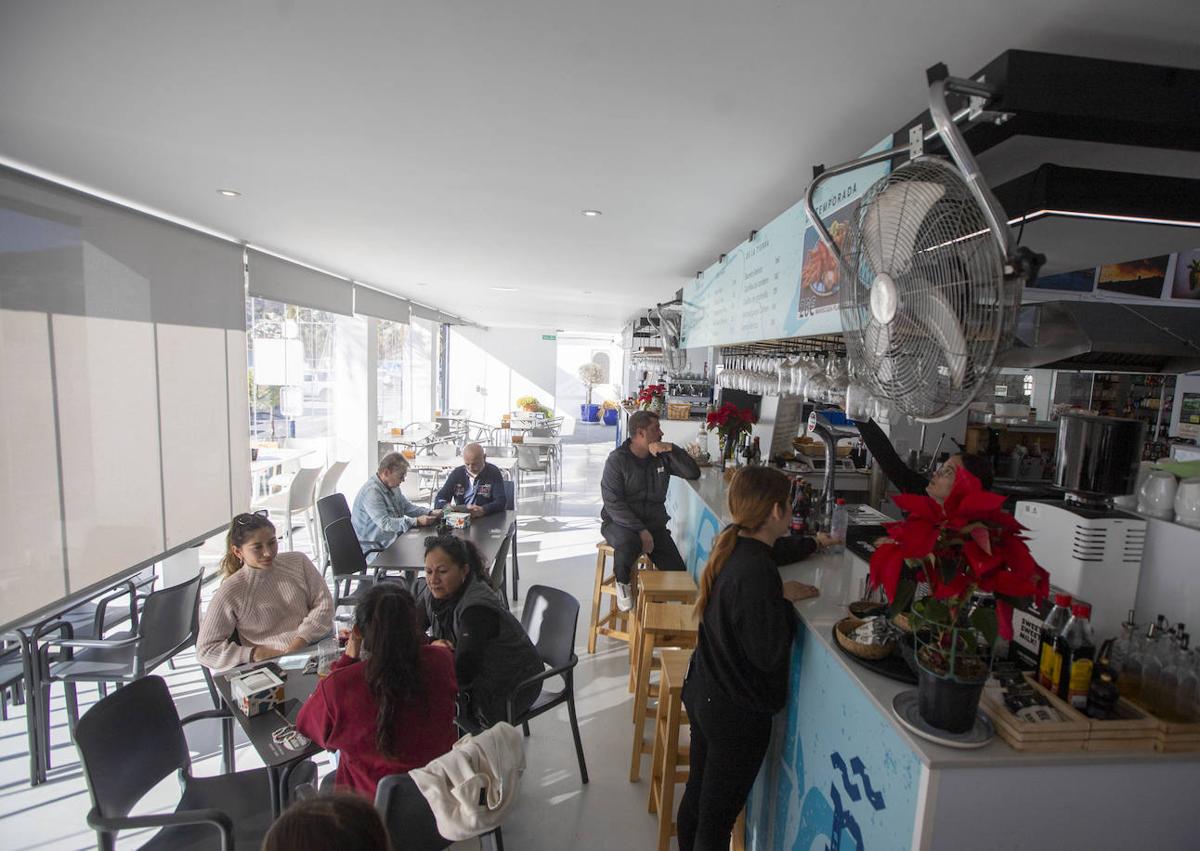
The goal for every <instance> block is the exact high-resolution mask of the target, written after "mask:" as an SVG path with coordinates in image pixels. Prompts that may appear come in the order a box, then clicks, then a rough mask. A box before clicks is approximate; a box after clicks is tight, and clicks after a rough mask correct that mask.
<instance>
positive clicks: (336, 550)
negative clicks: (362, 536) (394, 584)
mask: <svg viewBox="0 0 1200 851" xmlns="http://www.w3.org/2000/svg"><path fill="white" fill-rule="evenodd" d="M337 496H340V494H337ZM323 528H324V532H325V547H326V550H327V551H328V553H329V559H330V565H331V567H332V568H333V607H334V608H335V609H336V608H337V607H338V606H340V605H342V604H343V603H353V602H355V598H356V596H357V594H358V593H359V592H360V591H362V590H365V588H367V587H370V586H371V585H372V584H373V583H374V582H375V577H374V576H371V575H369V574H367V570H368V566H367V556H366V554H365V553H363V551H362V545H360V544H359V542H358V533H357V532H355V531H354V526H353V524H352V523H351V522H350V518H349V517H339V518H337V519H336V520H334V521H333V522H331V523H330V524H329V525H328V526H324V527H323ZM356 585H357V586H359V587H353V586H356Z"/></svg>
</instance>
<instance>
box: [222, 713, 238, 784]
mask: <svg viewBox="0 0 1200 851" xmlns="http://www.w3.org/2000/svg"><path fill="white" fill-rule="evenodd" d="M233 741H234V740H233V719H232V718H222V719H221V768H222V769H223V770H224V772H225V773H226V774H233V773H234V772H235V771H237V764H236V760H237V755H236V754H237V752H236V751H235V749H234V746H233Z"/></svg>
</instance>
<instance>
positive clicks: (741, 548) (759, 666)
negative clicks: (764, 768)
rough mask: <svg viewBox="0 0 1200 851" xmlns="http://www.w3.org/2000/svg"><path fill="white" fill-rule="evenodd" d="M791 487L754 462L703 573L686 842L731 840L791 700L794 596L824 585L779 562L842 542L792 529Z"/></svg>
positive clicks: (686, 691)
mask: <svg viewBox="0 0 1200 851" xmlns="http://www.w3.org/2000/svg"><path fill="white" fill-rule="evenodd" d="M790 496H791V481H790V480H789V479H788V477H787V476H786V475H785V474H784V473H783V472H781V471H780V470H777V469H775V468H773V467H744V468H742V469H741V470H738V471H737V473H736V474H735V475H734V477H733V480H732V481H731V482H730V484H729V513H730V515H731V516H732V517H733V523H731V524H730V525H729V526H727V527H726V528H725V529H724V530H723V531H722V532H721V534H720V535H719V536H718V537H717V540H716V542H715V544H714V545H713V550H712V554H711V555H710V556H709V557H708V563H707V564H706V565H705V567H704V573H703V575H702V576H701V578H700V596H699V598H698V599H697V601H696V610H697V614H698V615H699V618H700V630H699V636H698V639H697V643H696V649H695V650H694V651H693V653H692V662H691V665H690V667H689V670H688V675H687V679H686V680H685V681H684V685H683V702H684V706H686V707H687V713H688V718H689V719H690V721H691V746H690V755H689V773H688V779H687V788H686V789H685V791H684V794H683V798H682V799H681V800H680V802H679V815H678V824H679V848H680V851H693V849H705V851H717V849H719V851H725V849H727V848H729V837H730V834H731V833H732V831H733V824H734V822H735V821H736V820H737V814H738V812H739V811H740V810H741V809H742V807H743V806H744V805H745V803H746V796H747V795H748V794H749V793H750V787H751V786H752V785H753V784H754V778H755V777H756V776H757V775H758V770H759V767H760V766H761V765H762V761H763V756H764V755H765V754H766V752H767V742H768V741H769V739H770V737H771V717H772V716H773V715H774V714H775V713H776V712H778V711H779V710H780V709H782V708H783V707H784V704H785V703H786V702H787V686H788V670H789V667H790V659H791V651H792V639H793V637H794V636H795V632H796V611H795V608H794V607H793V605H792V604H793V603H794V602H798V601H800V600H806V599H808V598H810V597H815V596H817V589H816V588H813V587H812V586H810V585H805V584H803V583H800V582H782V581H781V580H780V578H779V571H778V567H779V566H780V565H783V564H791V563H792V562H797V561H800V560H801V559H803V558H806V557H807V556H809V555H811V554H812V553H814V552H815V551H817V550H818V549H820V548H821V547H825V546H828V545H829V544H830V543H832V539H831V538H829V537H828V536H827V535H824V534H819V535H817V536H816V538H815V539H814V538H806V537H800V536H789V535H788V526H789V524H790V522H791V514H792V513H791V505H790V502H789V498H790Z"/></svg>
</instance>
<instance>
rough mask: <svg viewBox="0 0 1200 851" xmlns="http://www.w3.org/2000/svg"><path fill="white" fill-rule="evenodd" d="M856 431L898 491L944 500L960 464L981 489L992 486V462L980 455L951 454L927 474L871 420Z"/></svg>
mask: <svg viewBox="0 0 1200 851" xmlns="http://www.w3.org/2000/svg"><path fill="white" fill-rule="evenodd" d="M858 433H859V434H860V435H862V439H863V443H865V444H866V445H867V449H868V450H869V451H870V453H871V457H873V458H874V459H875V463H876V464H878V465H879V466H880V467H881V468H882V469H883V474H884V475H885V476H887V478H888V481H890V482H891V483H892V484H893V485H895V486H896V489H897V490H899V491H900V492H901V493H918V494H919V493H927V494H929V495H930V496H931V497H933V498H934V499H936V500H937V501H938V502H944V501H945V499H946V497H948V496H949V495H950V491H952V490H953V489H954V474H955V472H956V471H957V470H958V468H960V467H962V468H965V469H966V470H968V471H969V472H970V473H971V474H972V475H973V476H975V478H977V479H979V481H980V483H982V484H983V489H984V490H991V488H992V483H993V481H994V479H995V475H994V474H993V472H992V464H991V462H990V461H988V459H987V458H985V457H984V456H982V455H979V454H977V453H973V452H960V453H959V454H957V455H951V456H950V457H949V458H947V459H946V460H945V461H943V462H942V465H941V466H940V467H938V469H937V472H935V473H934V474H933V476H932V477H929V476H925V475H923V474H921V473H918V472H917V471H916V470H913V469H911V468H910V467H909V466H908V465H907V464H905V463H904V460H903V459H902V458H901V457H900V455H899V453H897V452H896V448H895V447H894V446H892V442H891V441H890V440H888V436H887V435H886V434H884V433H883V429H881V428H880V427H879V425H878V424H877V423H876V422H875V421H874V420H867V421H866V422H862V423H859V424H858Z"/></svg>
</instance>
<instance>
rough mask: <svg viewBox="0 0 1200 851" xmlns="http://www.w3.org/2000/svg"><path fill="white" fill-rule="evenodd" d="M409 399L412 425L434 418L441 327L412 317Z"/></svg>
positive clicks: (409, 338)
mask: <svg viewBox="0 0 1200 851" xmlns="http://www.w3.org/2000/svg"><path fill="white" fill-rule="evenodd" d="M408 329H409V330H408V340H409V347H408V354H409V359H408V400H407V404H408V407H407V409H406V410H407V411H408V413H409V416H410V420H409V421H410V422H413V421H427V420H432V419H433V410H434V408H433V391H434V376H435V375H436V374H437V373H436V370H437V360H438V345H437V342H438V325H437V323H435V322H433V321H432V320H430V319H420V318H417V317H415V316H414V317H413V320H412V324H411V325H409V326H408Z"/></svg>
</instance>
